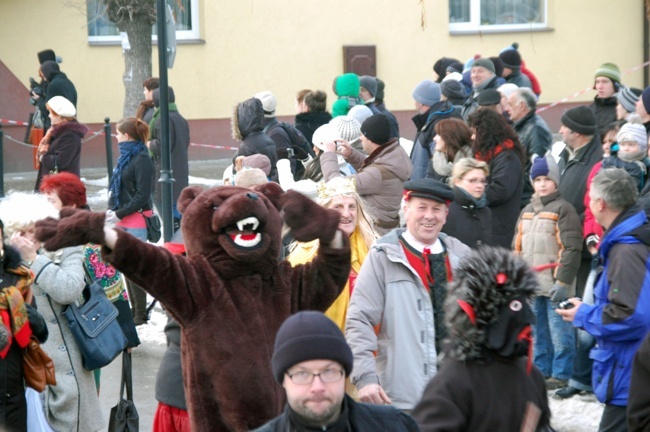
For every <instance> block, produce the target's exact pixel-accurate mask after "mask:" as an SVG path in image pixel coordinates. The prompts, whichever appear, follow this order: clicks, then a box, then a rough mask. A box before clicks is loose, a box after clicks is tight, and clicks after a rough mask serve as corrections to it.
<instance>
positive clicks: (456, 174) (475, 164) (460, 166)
mask: <svg viewBox="0 0 650 432" xmlns="http://www.w3.org/2000/svg"><path fill="white" fill-rule="evenodd" d="M475 169H479V170H482V171H483V172H484V173H485V176H486V177H487V176H489V175H490V167H489V166H488V164H487V163H485V162H483V161H478V160H476V159H474V158H462V159H460V160H459V161H458V162H456V163H454V167H453V168H452V170H451V177H449V184H450V185H451V186H453V185H454V183H456V182H457V181H459V180H461V179H462V178H463V177H465V175H466V174H467V173H468V172H470V171H472V170H475Z"/></svg>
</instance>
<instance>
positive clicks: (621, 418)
mask: <svg viewBox="0 0 650 432" xmlns="http://www.w3.org/2000/svg"><path fill="white" fill-rule="evenodd" d="M638 195H639V194H638V190H637V187H636V185H635V183H634V181H633V180H632V178H631V177H630V175H629V174H628V173H627V172H626V171H625V170H623V169H619V168H608V169H603V170H601V171H600V172H599V173H598V174H597V175H596V176H595V177H594V179H593V182H592V184H591V190H590V192H589V198H590V201H589V208H590V209H591V211H592V213H593V215H594V217H595V218H596V221H598V223H599V224H600V225H602V226H603V227H604V228H605V230H606V231H605V235H604V238H603V239H602V241H601V243H600V248H599V250H598V254H599V256H600V260H601V262H602V263H603V266H604V267H603V271H602V273H601V274H600V276H599V277H598V279H597V282H596V284H595V286H594V305H588V304H585V303H582V302H581V301H580V300H579V299H577V298H573V299H569V302H570V303H571V304H572V305H573V307H570V308H569V309H566V310H565V309H557V310H556V311H557V313H558V314H560V315H561V316H562V318H563V319H564V320H565V321H569V322H572V323H573V326H574V327H577V328H580V329H583V330H585V331H586V332H587V333H589V334H591V335H592V336H593V337H594V338H596V346H595V347H594V348H593V349H592V350H591V354H590V357H591V358H592V359H593V360H594V364H593V371H592V384H593V388H594V393H595V394H596V397H597V398H598V400H599V401H600V402H601V403H604V404H605V410H604V411H603V416H602V418H601V421H600V427H599V429H598V430H599V432H604V431H627V427H626V407H627V403H628V394H629V388H630V374H631V370H632V360H633V358H634V354H635V353H636V351H637V349H638V348H639V345H640V344H641V341H642V340H643V338H644V337H645V335H646V334H647V333H648V331H650V310H649V309H650V307H649V306H648V305H650V270H649V267H648V261H649V259H650V219H649V218H648V215H647V214H646V212H645V211H644V210H643V209H641V208H640V207H638V206H637V205H636V200H637V198H638Z"/></svg>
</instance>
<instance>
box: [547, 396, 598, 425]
mask: <svg viewBox="0 0 650 432" xmlns="http://www.w3.org/2000/svg"><path fill="white" fill-rule="evenodd" d="M554 392H555V390H553V391H552V392H549V394H548V402H549V405H550V407H551V413H552V417H551V425H552V426H553V427H554V428H555V429H557V430H558V431H560V432H594V431H597V430H598V425H599V424H600V417H601V416H602V414H603V408H604V405H603V404H601V403H599V402H598V401H597V400H596V397H595V396H593V394H591V395H589V396H581V395H577V396H573V397H572V398H569V399H562V400H557V399H553V398H552V397H551V395H552V394H553V393H554Z"/></svg>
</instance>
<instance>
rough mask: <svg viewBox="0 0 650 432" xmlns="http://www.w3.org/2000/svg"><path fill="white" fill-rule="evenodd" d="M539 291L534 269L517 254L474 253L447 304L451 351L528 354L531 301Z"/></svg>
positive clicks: (481, 355) (458, 354)
mask: <svg viewBox="0 0 650 432" xmlns="http://www.w3.org/2000/svg"><path fill="white" fill-rule="evenodd" d="M537 289H538V282H537V278H536V276H535V273H534V271H533V270H532V269H531V268H530V267H529V266H528V264H526V262H525V261H524V260H523V259H521V258H519V257H516V256H514V255H513V254H512V252H510V251H508V250H506V249H500V248H492V247H482V248H479V249H478V250H475V251H472V252H471V253H470V254H469V255H467V256H466V257H465V258H464V259H463V260H462V261H461V263H460V265H459V267H458V269H457V270H456V271H455V272H454V280H453V282H452V283H451V285H450V288H449V293H448V295H447V301H446V303H445V317H446V324H447V327H448V329H449V338H448V341H447V355H449V356H451V357H453V358H456V359H458V360H461V361H463V360H484V361H489V359H490V358H491V356H492V355H495V354H496V355H499V356H502V357H518V356H521V355H525V354H527V352H528V348H529V345H530V325H531V324H532V323H534V322H535V316H534V314H533V311H532V309H531V308H530V305H529V304H528V303H529V301H530V299H531V297H532V296H533V295H535V291H536V290H537Z"/></svg>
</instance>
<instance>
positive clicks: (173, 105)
mask: <svg viewBox="0 0 650 432" xmlns="http://www.w3.org/2000/svg"><path fill="white" fill-rule="evenodd" d="M167 106H168V107H169V112H178V108H176V103H174V102H170V103H169V104H168V105H167ZM158 117H160V107H158V108H156V110H155V111H154V112H153V117H151V121H150V122H149V139H152V138H153V130H154V128H155V127H156V122H157V121H158Z"/></svg>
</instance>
